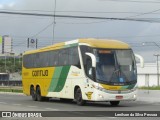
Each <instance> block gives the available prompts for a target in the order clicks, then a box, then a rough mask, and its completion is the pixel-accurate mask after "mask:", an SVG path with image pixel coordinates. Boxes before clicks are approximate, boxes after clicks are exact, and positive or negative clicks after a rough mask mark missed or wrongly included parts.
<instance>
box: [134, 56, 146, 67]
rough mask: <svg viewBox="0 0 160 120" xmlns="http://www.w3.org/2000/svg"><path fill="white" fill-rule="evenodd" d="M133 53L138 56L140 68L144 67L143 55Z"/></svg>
mask: <svg viewBox="0 0 160 120" xmlns="http://www.w3.org/2000/svg"><path fill="white" fill-rule="evenodd" d="M134 55H135V57H136V58H138V60H139V62H140V66H141V68H143V67H144V59H143V57H142V56H140V55H138V54H134Z"/></svg>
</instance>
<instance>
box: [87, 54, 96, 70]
mask: <svg viewBox="0 0 160 120" xmlns="http://www.w3.org/2000/svg"><path fill="white" fill-rule="evenodd" d="M85 54H86V55H88V56H89V57H90V58H91V60H92V67H96V57H95V55H94V54H92V53H88V52H87V53H85Z"/></svg>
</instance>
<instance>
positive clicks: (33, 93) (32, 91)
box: [30, 86, 37, 101]
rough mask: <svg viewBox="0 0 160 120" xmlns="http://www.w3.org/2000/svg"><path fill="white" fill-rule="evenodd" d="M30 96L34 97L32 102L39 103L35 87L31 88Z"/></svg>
mask: <svg viewBox="0 0 160 120" xmlns="http://www.w3.org/2000/svg"><path fill="white" fill-rule="evenodd" d="M30 94H31V96H32V100H34V101H37V95H36V92H35V90H34V87H33V86H32V87H31V88H30Z"/></svg>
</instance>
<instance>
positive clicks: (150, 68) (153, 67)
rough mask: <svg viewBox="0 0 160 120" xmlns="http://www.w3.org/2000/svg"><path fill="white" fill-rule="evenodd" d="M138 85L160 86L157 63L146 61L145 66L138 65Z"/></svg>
mask: <svg viewBox="0 0 160 120" xmlns="http://www.w3.org/2000/svg"><path fill="white" fill-rule="evenodd" d="M137 72H138V86H139V87H140V86H158V78H157V63H145V64H144V68H141V67H140V65H139V64H138V65H137ZM159 79H160V75H159Z"/></svg>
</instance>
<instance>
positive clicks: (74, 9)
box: [0, 0, 160, 62]
mask: <svg viewBox="0 0 160 120" xmlns="http://www.w3.org/2000/svg"><path fill="white" fill-rule="evenodd" d="M54 10H55V14H56V15H72V16H94V17H107V18H132V19H133V18H134V19H147V20H150V22H142V21H141V22H140V21H126V20H125V21H122V20H97V19H96V20H95V19H73V18H72V19H71V18H57V17H56V18H55V23H56V24H55V25H54V24H53V23H54V22H53V21H54V18H53V17H46V16H24V15H10V14H2V13H0V35H1V36H3V35H9V36H11V37H12V39H13V52H15V53H22V52H24V51H27V50H30V49H34V48H30V49H28V48H27V39H28V38H35V39H38V48H41V47H44V46H47V45H51V44H52V43H57V42H62V41H68V40H74V39H78V38H99V39H116V40H120V41H123V42H126V43H128V44H130V45H131V47H132V48H133V50H134V52H135V53H137V54H140V55H141V56H143V57H144V60H145V62H155V61H156V58H155V57H154V56H153V54H157V53H159V52H160V32H159V31H160V1H159V0H57V1H56V8H55V0H0V12H3V11H9V12H22V13H23V12H24V13H42V14H54ZM53 26H54V37H53ZM0 52H1V50H0Z"/></svg>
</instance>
